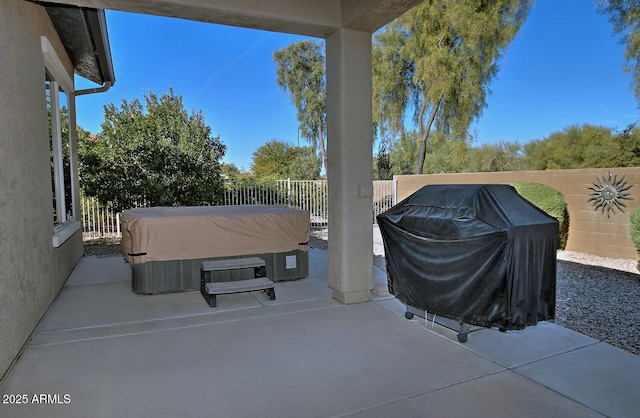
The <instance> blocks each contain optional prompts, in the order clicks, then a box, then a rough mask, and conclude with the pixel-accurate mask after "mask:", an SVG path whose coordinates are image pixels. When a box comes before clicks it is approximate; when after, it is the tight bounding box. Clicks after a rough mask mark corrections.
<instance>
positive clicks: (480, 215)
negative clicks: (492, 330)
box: [377, 184, 558, 341]
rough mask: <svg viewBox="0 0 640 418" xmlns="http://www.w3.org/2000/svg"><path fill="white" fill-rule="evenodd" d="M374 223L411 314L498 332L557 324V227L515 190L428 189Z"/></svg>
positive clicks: (396, 291)
mask: <svg viewBox="0 0 640 418" xmlns="http://www.w3.org/2000/svg"><path fill="white" fill-rule="evenodd" d="M377 219H378V224H379V226H380V232H381V234H382V237H383V241H384V248H385V256H386V262H387V272H388V286H389V291H390V292H391V293H392V294H393V295H395V296H396V297H397V298H398V299H399V300H401V301H402V302H404V303H405V304H406V305H407V307H408V308H414V309H417V310H419V311H425V312H428V313H430V314H433V315H435V316H436V317H444V318H448V319H450V320H453V321H456V322H458V323H460V324H471V325H478V326H482V327H494V326H495V327H498V328H500V329H501V330H503V331H504V330H511V329H523V328H525V327H526V326H529V325H535V324H537V323H538V321H543V320H549V319H553V318H554V315H555V292H556V249H557V242H558V221H557V220H556V219H555V218H553V217H551V216H549V215H547V214H546V213H545V212H543V211H542V210H541V209H539V208H538V207H536V206H534V205H533V204H531V203H530V202H529V201H527V200H526V199H524V198H523V197H521V196H520V195H519V194H518V193H517V192H516V190H515V189H514V188H513V187H511V186H509V185H497V184H495V185H494V184H491V185H429V186H425V187H423V188H422V189H420V190H418V191H417V192H415V193H414V194H413V195H411V196H409V197H408V198H406V199H405V200H403V201H402V202H400V203H398V204H397V205H395V206H394V207H392V208H391V209H389V210H388V211H387V212H385V213H383V214H380V215H378V217H377ZM409 311H410V310H408V312H409ZM459 338H460V336H459ZM464 339H465V340H466V336H465V338H464ZM461 341H462V340H461Z"/></svg>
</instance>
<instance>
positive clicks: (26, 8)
mask: <svg viewBox="0 0 640 418" xmlns="http://www.w3.org/2000/svg"><path fill="white" fill-rule="evenodd" d="M41 36H47V38H48V39H49V41H50V42H51V44H52V45H53V46H54V47H55V49H56V51H57V52H58V55H59V57H60V58H61V59H62V60H63V62H64V64H65V66H66V68H67V69H68V70H69V71H71V64H70V61H69V59H68V57H67V56H66V55H65V52H64V48H63V47H62V44H61V43H60V40H59V39H58V36H57V34H56V33H55V31H54V30H53V27H52V25H51V22H50V21H49V18H48V16H47V14H46V13H45V11H44V9H43V8H42V7H41V6H38V5H35V4H34V3H30V2H25V1H23V0H3V1H2V2H0V74H2V78H3V80H2V83H0V220H1V221H0V376H3V375H4V373H5V372H6V371H7V370H8V368H9V367H10V365H11V363H12V362H13V360H14V359H15V358H16V356H17V355H18V354H19V353H20V350H21V348H22V346H23V345H24V344H25V342H26V341H27V339H28V338H29V336H30V334H31V332H32V331H33V329H34V328H35V327H36V325H37V324H38V321H39V320H40V318H41V317H42V315H43V314H44V312H45V311H46V310H47V308H48V307H49V305H50V304H51V302H52V301H53V299H54V298H55V296H56V295H57V294H58V292H59V290H60V288H61V287H62V285H63V284H64V282H65V280H66V279H67V277H68V276H69V274H70V273H71V271H72V269H73V267H74V266H75V265H76V264H77V262H78V261H79V259H80V257H82V252H83V249H82V235H81V233H80V232H77V233H76V234H75V235H73V236H72V237H71V238H70V239H69V240H67V242H66V243H65V244H63V245H62V246H61V247H59V248H54V247H53V244H52V235H53V216H52V201H51V196H52V189H51V167H50V157H49V139H48V126H47V108H46V96H45V67H44V58H43V54H42V47H41V41H40V37H41Z"/></svg>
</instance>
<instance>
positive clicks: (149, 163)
mask: <svg viewBox="0 0 640 418" xmlns="http://www.w3.org/2000/svg"><path fill="white" fill-rule="evenodd" d="M144 101H145V106H144V107H143V105H142V103H141V102H140V101H139V100H138V99H134V100H132V101H127V100H126V99H123V100H122V103H121V105H120V108H117V107H116V106H114V105H113V104H107V105H105V106H104V118H105V120H104V122H103V124H102V132H101V133H100V134H98V135H97V138H95V139H85V140H84V141H82V142H81V143H79V157H80V158H79V160H80V179H81V184H82V188H83V191H84V193H85V195H87V196H95V197H97V198H98V199H99V200H100V202H101V203H103V204H107V202H111V203H112V204H113V207H114V209H115V210H116V211H121V210H124V209H128V208H130V207H133V206H136V205H140V204H146V205H150V206H182V205H210V204H216V203H219V202H220V201H221V199H222V181H221V178H220V174H221V170H220V162H219V160H220V159H221V158H222V157H223V155H224V153H225V146H224V145H223V144H222V142H220V138H219V137H212V136H211V128H210V127H209V126H207V125H206V124H205V121H204V116H203V115H202V113H201V112H197V113H195V112H192V113H191V114H188V113H187V111H186V110H185V109H184V107H183V103H182V96H180V95H177V94H175V93H174V92H173V90H172V89H169V93H165V94H163V95H162V96H161V97H158V96H156V95H155V94H154V93H152V92H149V94H148V95H145V96H144Z"/></svg>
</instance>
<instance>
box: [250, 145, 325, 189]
mask: <svg viewBox="0 0 640 418" xmlns="http://www.w3.org/2000/svg"><path fill="white" fill-rule="evenodd" d="M320 164H321V160H320V158H318V156H317V155H316V153H315V152H314V151H313V148H311V147H294V146H292V145H289V144H288V143H286V142H284V141H279V140H277V139H272V140H270V141H267V143H265V144H264V145H261V146H260V147H258V148H257V149H256V150H255V151H254V153H253V160H252V163H251V171H252V172H253V174H254V176H255V177H256V178H258V179H261V180H277V179H286V178H291V179H296V180H313V179H316V178H318V176H319V175H320Z"/></svg>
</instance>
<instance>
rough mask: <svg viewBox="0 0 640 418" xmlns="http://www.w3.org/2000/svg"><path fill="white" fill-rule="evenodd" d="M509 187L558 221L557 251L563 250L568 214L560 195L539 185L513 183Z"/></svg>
mask: <svg viewBox="0 0 640 418" xmlns="http://www.w3.org/2000/svg"><path fill="white" fill-rule="evenodd" d="M511 185H512V186H513V187H514V188H515V189H516V191H517V192H518V193H519V194H520V195H521V196H522V197H524V198H525V199H527V200H528V201H529V202H531V203H533V204H534V205H536V206H537V207H539V208H540V209H542V210H543V211H545V212H546V213H547V214H548V215H550V216H553V217H554V218H556V219H557V220H558V226H559V229H560V230H559V236H558V249H560V250H562V249H564V248H565V245H566V244H567V237H568V235H569V213H568V212H567V202H565V200H564V197H562V194H561V193H560V192H559V191H557V190H555V189H554V188H552V187H549V186H547V185H544V184H540V183H523V182H515V183H511Z"/></svg>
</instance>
